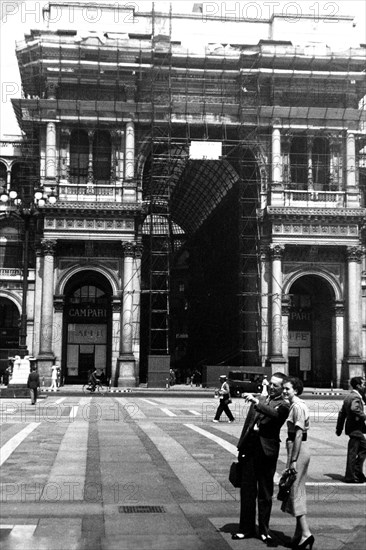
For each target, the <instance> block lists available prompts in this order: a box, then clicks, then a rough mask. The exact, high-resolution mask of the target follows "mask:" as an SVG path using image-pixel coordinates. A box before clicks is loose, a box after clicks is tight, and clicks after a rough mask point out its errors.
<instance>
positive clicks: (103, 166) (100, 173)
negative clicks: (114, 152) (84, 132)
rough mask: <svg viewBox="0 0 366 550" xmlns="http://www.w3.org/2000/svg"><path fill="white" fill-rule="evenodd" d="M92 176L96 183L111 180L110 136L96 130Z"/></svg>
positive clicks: (107, 133)
mask: <svg viewBox="0 0 366 550" xmlns="http://www.w3.org/2000/svg"><path fill="white" fill-rule="evenodd" d="M93 174H94V179H95V181H96V182H100V183H109V182H110V178H111V136H110V134H109V132H106V131H104V130H97V131H96V132H95V135H94V141H93Z"/></svg>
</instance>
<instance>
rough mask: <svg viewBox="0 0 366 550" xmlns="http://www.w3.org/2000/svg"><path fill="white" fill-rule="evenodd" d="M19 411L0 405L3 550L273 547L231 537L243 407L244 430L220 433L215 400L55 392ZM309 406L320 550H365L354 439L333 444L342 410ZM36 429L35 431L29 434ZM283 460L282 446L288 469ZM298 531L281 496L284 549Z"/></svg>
mask: <svg viewBox="0 0 366 550" xmlns="http://www.w3.org/2000/svg"><path fill="white" fill-rule="evenodd" d="M212 402H213V403H214V400H213V399H212ZM12 403H13V408H12V409H11V408H9V402H8V401H7V400H2V401H1V402H0V412H1V413H2V414H1V419H2V423H3V425H2V431H1V434H2V438H1V451H2V456H4V462H3V465H2V471H1V479H0V481H1V494H0V501H1V518H0V544H1V548H2V550H117V549H118V550H135V549H136V550H147V549H149V550H154V549H156V550H201V549H202V550H226V549H229V550H230V549H236V548H240V549H241V548H245V549H248V550H256V549H260V548H263V547H264V545H263V543H262V542H261V541H260V540H256V539H250V540H248V541H233V540H232V539H231V533H233V532H235V531H236V530H237V528H238V514H239V494H238V490H236V489H234V488H233V487H231V486H230V484H229V482H228V480H227V475H228V469H229V466H230V464H231V462H232V461H233V460H234V459H235V445H236V443H237V440H238V436H239V434H240V431H241V427H242V421H243V419H244V417H245V409H244V408H240V407H241V404H240V403H239V402H238V403H236V404H235V406H236V414H237V419H238V421H237V422H236V423H234V424H230V425H229V424H228V423H227V422H226V421H224V418H223V419H222V422H220V423H219V424H212V423H211V421H210V420H211V418H210V416H209V415H208V414H207V411H208V410H211V409H210V407H209V406H208V405H209V403H208V398H206V399H205V403H203V400H202V398H198V397H195V396H194V395H192V397H190V398H187V397H180V396H179V395H177V396H175V397H171V396H170V397H169V398H168V397H166V395H164V392H161V393H160V394H159V393H156V394H155V395H154V396H148V397H146V398H144V397H141V396H128V395H125V396H120V395H117V396H105V397H98V396H96V397H85V396H82V395H74V396H66V397H65V396H60V395H59V394H56V395H52V396H50V397H48V399H46V400H44V401H42V402H40V403H38V404H37V406H36V408H33V411H32V412H31V411H30V410H28V409H29V408H30V407H29V405H28V404H27V403H28V402H27V401H26V400H13V401H12ZM22 404H24V407H22ZM310 405H311V406H313V410H314V415H313V419H312V426H311V432H310V438H309V439H310V444H311V451H312V461H311V467H310V471H309V482H308V487H307V492H308V510H309V512H308V516H309V523H310V525H311V528H312V531H313V534H314V536H315V538H316V542H315V545H314V549H315V550H320V549H322V550H323V549H324V550H328V549H329V550H361V548H362V549H364V548H365V542H366V531H365V523H364V522H365V516H364V514H365V510H366V484H365V485H358V486H351V485H345V484H343V483H342V482H341V479H342V476H343V472H344V466H345V458H346V445H347V438H345V437H344V438H343V437H342V438H336V437H335V436H334V427H335V411H336V405H337V403H336V404H335V405H334V403H333V402H332V407H331V408H329V407H328V406H327V404H325V405H324V406H323V405H322V407H321V408H319V406H317V403H315V402H314V403H310ZM5 413H6V414H5ZM29 426H31V427H32V431H29V433H28V432H23V431H22V430H24V429H25V428H26V427H29ZM194 427H196V428H199V429H198V430H195V429H193V428H194ZM22 434H23V436H24V437H23V436H22ZM22 437H23V439H22ZM16 438H18V439H16ZM3 452H4V454H3ZM9 453H10V454H9ZM284 462H285V452H284V449H283V450H282V451H281V455H280V459H279V471H281V469H282V468H283V466H284ZM294 525H295V521H294V518H292V517H290V516H288V515H285V514H283V513H282V512H281V511H280V506H279V503H278V502H277V501H276V500H275V499H274V504H273V514H272V521H271V526H272V531H273V535H274V537H275V539H276V540H277V542H278V545H279V548H281V547H282V548H285V547H286V545H288V544H289V541H290V537H291V536H292V534H293V531H294Z"/></svg>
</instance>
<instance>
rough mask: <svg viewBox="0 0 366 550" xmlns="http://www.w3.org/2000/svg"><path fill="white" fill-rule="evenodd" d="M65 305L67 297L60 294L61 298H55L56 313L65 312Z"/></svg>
mask: <svg viewBox="0 0 366 550" xmlns="http://www.w3.org/2000/svg"><path fill="white" fill-rule="evenodd" d="M64 305H65V296H64V295H63V294H60V295H59V296H54V298H53V307H54V308H55V311H63V309H64Z"/></svg>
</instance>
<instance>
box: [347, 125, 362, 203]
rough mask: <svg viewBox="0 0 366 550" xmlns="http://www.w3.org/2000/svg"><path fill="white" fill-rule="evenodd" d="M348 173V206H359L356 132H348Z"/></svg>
mask: <svg viewBox="0 0 366 550" xmlns="http://www.w3.org/2000/svg"><path fill="white" fill-rule="evenodd" d="M346 166H347V175H346V193H347V206H350V207H359V206H360V194H359V189H358V185H357V180H356V142H355V134H354V133H352V132H350V131H349V132H347V162H346Z"/></svg>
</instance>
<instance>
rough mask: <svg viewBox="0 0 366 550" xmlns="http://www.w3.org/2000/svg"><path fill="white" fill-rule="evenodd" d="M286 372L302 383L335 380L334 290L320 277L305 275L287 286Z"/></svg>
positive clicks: (321, 383)
mask: <svg viewBox="0 0 366 550" xmlns="http://www.w3.org/2000/svg"><path fill="white" fill-rule="evenodd" d="M289 294H290V304H291V305H290V313H289V326H288V330H289V339H288V360H289V374H290V375H291V376H298V377H299V378H301V379H302V380H303V381H304V384H305V385H309V386H313V387H316V386H318V387H330V386H331V384H332V382H335V340H334V339H335V335H334V334H333V328H332V327H333V322H332V321H333V316H334V307H333V306H334V293H333V290H332V288H331V287H330V285H329V284H328V283H327V282H326V281H325V280H324V279H322V278H321V277H319V276H315V275H305V276H303V277H301V278H300V279H297V281H295V282H294V283H293V285H292V286H291V288H290V292H289Z"/></svg>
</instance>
